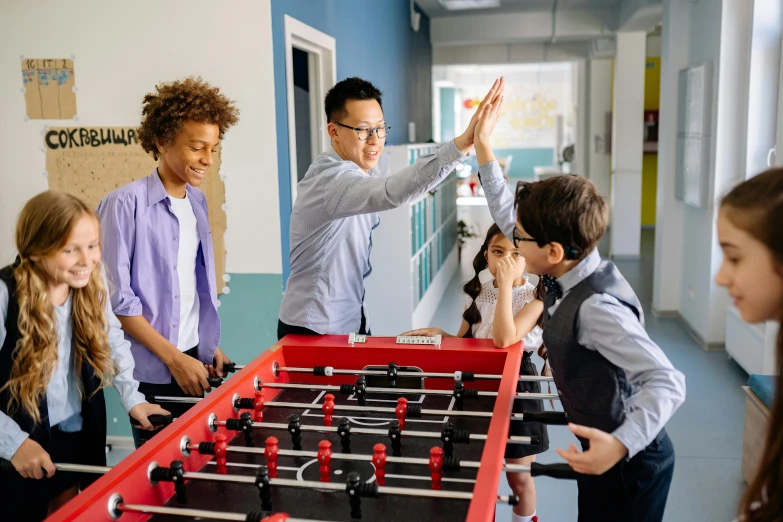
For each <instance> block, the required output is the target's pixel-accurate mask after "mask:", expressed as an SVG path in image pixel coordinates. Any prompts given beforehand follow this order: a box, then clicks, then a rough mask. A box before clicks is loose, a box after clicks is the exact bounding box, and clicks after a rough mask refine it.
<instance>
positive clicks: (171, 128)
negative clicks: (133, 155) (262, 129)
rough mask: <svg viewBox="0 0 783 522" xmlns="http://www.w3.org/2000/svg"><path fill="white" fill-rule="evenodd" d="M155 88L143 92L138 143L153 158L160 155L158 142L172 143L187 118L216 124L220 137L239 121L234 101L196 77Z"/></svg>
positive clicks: (162, 84)
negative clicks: (149, 91)
mask: <svg viewBox="0 0 783 522" xmlns="http://www.w3.org/2000/svg"><path fill="white" fill-rule="evenodd" d="M155 90H156V92H154V93H152V92H151V93H148V94H147V95H146V96H144V101H143V102H142V109H141V115H142V120H141V126H140V127H139V130H138V136H139V141H140V142H141V146H142V147H143V148H144V150H145V151H146V152H148V153H151V154H152V157H154V158H155V159H156V160H157V159H158V157H159V156H160V153H159V152H158V145H157V144H158V143H161V144H166V145H168V144H171V143H173V142H174V138H176V136H177V134H178V133H179V132H180V130H181V129H182V124H183V123H185V122H186V121H188V120H192V121H195V122H197V123H210V124H215V125H217V126H218V128H219V129H220V138H221V139H223V134H224V133H225V132H226V130H228V129H229V127H231V126H232V125H235V124H236V123H237V122H238V121H239V109H237V108H236V107H235V106H234V104H233V102H232V101H231V100H229V99H228V98H226V96H225V95H224V94H222V93H221V92H220V89H218V88H217V87H212V86H211V85H210V84H208V83H207V82H205V81H204V80H202V79H201V78H199V77H190V78H186V79H184V80H177V81H174V82H170V83H161V84H159V85H156V86H155Z"/></svg>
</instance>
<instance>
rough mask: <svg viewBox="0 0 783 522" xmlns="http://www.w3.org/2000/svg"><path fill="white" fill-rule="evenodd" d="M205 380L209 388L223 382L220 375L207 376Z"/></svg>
mask: <svg viewBox="0 0 783 522" xmlns="http://www.w3.org/2000/svg"><path fill="white" fill-rule="evenodd" d="M207 382H208V383H209V386H210V387H211V388H217V387H218V386H220V385H221V384H223V378H222V377H207Z"/></svg>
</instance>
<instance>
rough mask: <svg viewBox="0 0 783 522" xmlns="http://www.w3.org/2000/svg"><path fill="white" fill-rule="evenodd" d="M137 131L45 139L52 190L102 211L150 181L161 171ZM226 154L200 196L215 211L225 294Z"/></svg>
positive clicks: (71, 131)
mask: <svg viewBox="0 0 783 522" xmlns="http://www.w3.org/2000/svg"><path fill="white" fill-rule="evenodd" d="M136 132H137V131H136V129H135V128H133V127H60V128H51V129H48V130H47V131H46V132H45V133H44V146H45V148H46V171H47V177H48V180H49V188H50V189H53V190H62V191H64V192H68V193H71V194H73V195H75V196H78V197H79V198H81V199H83V200H84V201H86V202H87V203H88V204H89V205H90V206H91V207H93V208H97V207H98V203H99V202H100V201H101V199H102V198H103V197H104V196H105V195H106V194H108V193H109V192H111V191H112V190H114V189H116V188H119V187H121V186H123V185H126V184H128V183H130V182H132V181H135V180H137V179H139V178H143V177H146V176H148V175H149V174H150V173H151V172H152V171H153V170H155V168H156V167H157V166H158V165H157V162H156V161H155V160H153V159H152V156H150V155H149V154H147V153H146V152H144V149H142V148H141V145H140V143H139V139H138V136H137V134H136ZM219 171H220V150H219V149H218V152H217V154H215V160H214V163H213V164H212V166H211V167H210V168H209V169H208V170H207V174H206V177H205V178H204V181H203V182H202V183H201V186H200V187H199V190H201V192H203V193H204V195H205V196H206V199H207V206H208V209H209V225H210V229H211V230H212V243H213V246H214V248H215V275H216V277H217V286H218V291H220V289H221V288H222V286H223V284H222V281H223V274H224V273H225V266H226V248H225V231H226V212H225V210H224V208H223V207H224V204H225V201H226V191H225V185H224V184H223V181H222V180H221V179H220V174H219Z"/></svg>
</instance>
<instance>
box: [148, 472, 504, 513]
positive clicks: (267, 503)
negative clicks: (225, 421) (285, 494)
mask: <svg viewBox="0 0 783 522" xmlns="http://www.w3.org/2000/svg"><path fill="white" fill-rule="evenodd" d="M149 476H150V483H151V484H152V485H153V486H156V485H157V484H158V483H159V482H173V483H174V485H175V489H177V490H179V491H178V493H177V500H178V501H180V502H182V501H184V500H185V497H186V495H185V493H184V485H185V483H184V481H186V480H204V481H215V482H228V483H233V484H251V485H254V486H256V487H258V488H259V490H260V493H261V500H262V509H265V510H269V509H271V492H270V490H269V488H270V486H280V487H288V488H299V489H320V490H324V489H326V490H333V491H345V492H347V493H348V494H349V496H351V497H352V498H353V497H355V498H358V497H373V498H377V497H378V495H395V496H408V497H418V498H422V497H423V498H437V499H452V500H472V499H473V493H472V492H463V491H441V490H431V489H421V488H400V487H388V486H379V485H378V484H377V483H375V482H361V481H360V476H359V473H357V472H355V471H352V472H350V473H348V480H347V484H346V485H343V484H339V483H336V482H316V481H313V480H298V479H281V478H270V477H269V471H268V469H267V467H266V466H259V468H258V473H257V474H256V476H255V477H250V476H246V475H218V474H215V473H201V472H188V471H183V470H182V462H181V461H178V460H175V461H174V462H172V463H171V467H169V468H163V467H158V466H157V465H156V463H154V462H153V464H152V465H151V467H150V472H149ZM496 502H502V503H508V504H511V505H516V504H517V503H518V502H519V498H518V497H517V496H516V495H498V496H497V497H496Z"/></svg>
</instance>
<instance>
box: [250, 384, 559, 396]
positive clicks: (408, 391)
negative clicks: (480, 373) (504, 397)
mask: <svg viewBox="0 0 783 522" xmlns="http://www.w3.org/2000/svg"><path fill="white" fill-rule="evenodd" d="M350 386H352V385H350ZM262 388H274V389H281V390H311V391H336V392H340V393H343V394H345V393H344V391H343V388H345V386H333V385H328V384H322V385H318V384H289V383H281V382H261V381H259V382H258V386H257V387H256V390H259V389H262ZM366 391H367V392H368V393H386V394H397V393H400V394H403V395H447V396H453V395H454V391H452V390H431V389H421V390H418V389H415V388H375V387H369V386H368V387H367V388H366ZM466 391H469V392H473V393H475V394H476V395H478V396H479V397H497V396H498V393H497V392H489V391H480V390H468V389H466ZM351 393H353V392H351ZM349 395H350V394H349ZM515 396H516V397H517V398H522V399H552V400H554V399H558V400H559V399H560V396H559V395H558V394H556V393H527V392H516V395H515Z"/></svg>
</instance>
